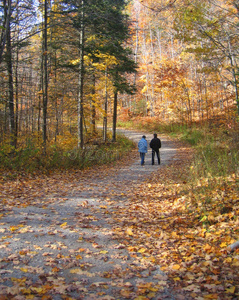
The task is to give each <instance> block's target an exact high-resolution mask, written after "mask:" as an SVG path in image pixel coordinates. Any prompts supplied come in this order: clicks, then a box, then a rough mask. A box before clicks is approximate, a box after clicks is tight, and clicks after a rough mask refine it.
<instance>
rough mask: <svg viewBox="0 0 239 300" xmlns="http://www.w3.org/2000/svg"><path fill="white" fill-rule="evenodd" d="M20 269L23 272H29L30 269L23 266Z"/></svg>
mask: <svg viewBox="0 0 239 300" xmlns="http://www.w3.org/2000/svg"><path fill="white" fill-rule="evenodd" d="M20 270H21V271H22V272H25V273H27V272H28V269H27V268H21V269H20Z"/></svg>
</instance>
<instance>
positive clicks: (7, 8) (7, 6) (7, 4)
mask: <svg viewBox="0 0 239 300" xmlns="http://www.w3.org/2000/svg"><path fill="white" fill-rule="evenodd" d="M3 9H4V16H3V22H2V24H1V25H2V32H1V36H0V64H1V63H2V60H3V52H4V49H5V45H6V40H7V33H8V31H9V30H10V19H11V15H12V1H11V0H3Z"/></svg>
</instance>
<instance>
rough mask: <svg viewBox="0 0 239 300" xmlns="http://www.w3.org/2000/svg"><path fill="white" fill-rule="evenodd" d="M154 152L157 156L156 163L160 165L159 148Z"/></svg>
mask: <svg viewBox="0 0 239 300" xmlns="http://www.w3.org/2000/svg"><path fill="white" fill-rule="evenodd" d="M156 154H157V158H158V164H159V165H160V153H159V150H158V151H156Z"/></svg>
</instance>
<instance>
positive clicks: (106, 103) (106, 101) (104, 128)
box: [103, 68, 108, 142]
mask: <svg viewBox="0 0 239 300" xmlns="http://www.w3.org/2000/svg"><path fill="white" fill-rule="evenodd" d="M107 110H108V94H107V68H106V70H105V110H104V120H103V139H104V142H106V141H107Z"/></svg>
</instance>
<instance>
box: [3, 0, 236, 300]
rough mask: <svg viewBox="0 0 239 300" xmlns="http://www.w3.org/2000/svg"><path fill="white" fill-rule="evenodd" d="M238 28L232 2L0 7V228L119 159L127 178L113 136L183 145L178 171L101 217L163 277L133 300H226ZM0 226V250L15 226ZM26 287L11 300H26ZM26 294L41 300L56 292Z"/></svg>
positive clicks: (230, 291) (231, 247)
mask: <svg viewBox="0 0 239 300" xmlns="http://www.w3.org/2000/svg"><path fill="white" fill-rule="evenodd" d="M238 18H239V1H238V0H204V1H199V0H191V1H188V0H154V1H151V0H147V1H146V0H145V1H138V0H133V1H123V0H111V1H109V0H94V1H93V0H92V1H91V0H78V1H74V0H63V1H61V0H59V1H58V0H56V1H47V0H46V1H44V2H41V1H39V2H35V1H28V0H1V1H0V191H1V193H0V199H1V202H0V204H1V206H0V212H1V214H0V218H1V219H2V220H1V221H3V218H4V217H6V216H7V215H8V213H9V210H12V209H14V208H17V207H19V208H21V207H24V208H25V207H28V206H34V205H36V206H37V205H38V204H37V202H38V201H40V203H41V205H43V206H45V204H46V205H47V203H50V202H51V201H56V202H55V203H56V205H57V201H58V200H57V199H56V198H55V196H54V197H50V195H51V194H52V193H53V194H54V193H56V192H57V195H60V197H63V198H64V197H65V196H64V195H67V193H69V190H68V186H69V185H70V186H71V184H73V185H75V187H77V188H78V189H79V190H80V189H81V188H83V187H84V188H85V189H86V190H87V189H88V187H89V186H90V184H93V185H94V179H92V174H96V175H97V176H99V175H100V176H102V177H105V178H109V176H111V174H113V173H115V169H116V167H115V164H117V162H115V160H118V159H120V158H122V155H124V156H123V161H124V163H125V164H129V163H130V162H131V161H132V159H133V158H135V156H134V155H135V154H133V152H132V151H131V150H132V148H133V147H134V145H133V143H132V142H130V141H129V140H127V139H126V138H124V137H122V136H120V135H118V134H117V135H116V125H117V126H123V127H128V128H134V129H139V130H140V131H142V132H152V133H154V132H157V133H159V136H160V135H161V134H162V133H167V134H168V135H170V138H176V139H177V140H178V139H181V140H183V143H182V144H181V142H180V143H179V146H178V155H177V157H178V159H177V160H174V161H173V162H172V164H171V165H168V166H160V168H159V173H158V172H156V173H155V175H154V176H152V178H146V179H145V182H143V183H142V185H141V186H140V187H139V186H138V184H136V183H133V182H130V185H129V186H126V187H125V188H126V191H127V189H128V193H125V194H123V193H122V194H123V195H124V196H125V197H126V199H125V201H126V202H127V201H128V203H130V205H129V209H126V210H122V209H121V208H120V207H119V209H118V211H114V212H113V216H112V220H114V221H116V224H117V228H116V229H115V232H116V233H117V234H118V235H119V236H118V238H119V240H120V239H121V240H122V242H123V243H125V247H126V248H127V251H129V252H130V253H132V255H135V254H136V255H139V254H140V255H142V259H144V260H149V261H150V263H151V264H152V265H154V264H155V265H156V266H157V267H158V266H160V268H161V270H163V271H164V272H165V274H167V276H166V277H167V278H166V279H165V278H164V279H163V280H164V281H165V282H164V283H163V284H162V282H163V280H162V281H160V286H156V287H154V284H155V282H154V283H149V284H148V285H145V286H144V287H143V288H138V290H137V293H138V294H137V295H138V296H139V297H138V299H145V298H144V297H147V299H149V298H150V299H151V298H153V297H154V293H155V292H157V291H158V290H160V289H161V288H162V286H163V287H164V286H170V289H171V290H174V291H175V293H176V294H177V295H179V294H180V293H182V298H181V299H185V293H187V295H189V299H190V297H191V299H200V300H201V299H223V300H225V299H237V298H238V295H239V289H238V287H239V282H238V266H239V255H238V254H239V238H238V236H239V226H238V224H239V199H238V192H239V190H238V177H239V164H238V158H239V151H238V149H239V126H238V113H239V98H238V75H239V70H238V51H239V50H238V49H239V47H238V43H239V42H238V41H239V39H238V35H239V31H238V24H239V20H238ZM102 127H103V129H101V128H102ZM111 127H112V130H109V128H111ZM185 142H186V144H185ZM177 143H178V141H177ZM129 153H130V154H132V155H129ZM103 154H104V155H103ZM126 154H127V156H126ZM112 161H113V163H112V164H109V162H112ZM105 163H107V165H104V166H103V167H98V166H97V167H96V165H100V164H105ZM118 164H119V165H122V160H121V161H119V162H118ZM92 165H94V168H89V170H86V169H87V168H88V167H91V166H92ZM82 169H84V170H82ZM107 176H108V177H107ZM159 178H160V180H159ZM91 181H92V182H91ZM82 182H83V184H82V185H80V183H82ZM85 183H86V184H85ZM97 184H100V183H99V182H98V183H97ZM97 184H96V185H97ZM109 184H110V182H109ZM117 184H118V182H117ZM117 186H118V185H117ZM102 188H104V187H102V186H100V189H102ZM105 188H106V189H107V198H106V199H108V200H109V207H110V205H111V204H112V203H113V201H115V194H114V193H113V191H111V189H110V188H109V189H108V185H107V187H105ZM122 194H121V195H120V197H121V196H122ZM64 199H65V198H64ZM66 199H67V198H66ZM111 200H112V201H111ZM44 201H45V202H44ZM49 201H50V202H49ZM126 202H125V203H126ZM42 203H43V204H42ZM44 203H45V204H44ZM81 209H83V207H82V208H81ZM103 209H105V207H103ZM107 214H108V210H107ZM129 215H130V217H129ZM132 216H134V219H133V222H134V223H133V225H132V223H131V221H132ZM134 220H135V221H134ZM118 221H119V224H118V223H117V222H118ZM53 222H54V219H53ZM64 224H66V223H64ZM64 224H62V225H64ZM62 225H61V226H62ZM1 226H3V227H4V228H2V231H1V233H2V234H3V236H2V238H1V242H2V245H1V247H2V249H4V248H6V247H7V245H8V244H10V243H11V242H13V238H14V237H15V235H14V234H13V233H14V232H16V233H21V232H20V230H19V229H20V228H21V226H23V225H22V224H19V225H16V224H14V226H12V224H9V227H7V225H6V224H5V223H1ZM42 226H45V224H43V225H42ZM127 226H128V229H127V230H126V228H127ZM18 230H19V232H18ZM78 230H81V229H80V227H79V228H78ZM5 231H6V233H5ZM7 232H8V233H7ZM22 232H24V231H22ZM21 234H22V233H21ZM14 240H16V239H14ZM69 250H71V249H70V247H69ZM25 254H26V253H25V252H24V253H23V251H20V252H19V253H17V255H18V256H19V257H20V259H19V261H21V262H22V261H23V260H22V258H21V257H22V256H24V255H25ZM8 256H9V252H8V254H7V255H6V257H3V258H1V261H0V262H1V264H2V263H3V264H4V267H5V269H6V270H8V269H10V268H11V262H12V259H11V258H10V256H9V257H8ZM77 259H78V258H77ZM14 263H15V261H14ZM77 263H78V262H77ZM2 266H3V265H2ZM57 266H58V265H57ZM25 267H26V266H24V268H23V269H22V272H23V273H24V274H23V277H24V276H26V275H25V273H27V274H28V273H29V270H27V269H26V268H25ZM11 271H12V270H11ZM13 271H15V269H14V268H13ZM1 272H2V273H1V274H4V272H5V271H4V270H2V269H1ZM52 272H54V274H56V276H57V274H58V272H59V269H58V268H55V265H53V268H52ZM28 275H29V278H30V277H31V274H28ZM28 275H27V276H28ZM9 276H10V275H9ZM44 278H46V277H45V274H44ZM6 280H7V279H6ZM11 280H13V281H14V278H13V279H11ZM45 280H48V279H47V278H46V279H45ZM49 280H50V279H49ZM4 284H5V283H4ZM19 284H20V283H19ZM22 284H23V282H22V283H21V285H22ZM13 285H17V283H13ZM28 285H29V286H30V285H31V281H28V280H27V281H26V288H27V289H26V291H23V290H22V292H21V293H23V295H26V294H27V295H29V296H33V297H34V295H35V294H36V290H35V289H34V287H33V288H32V287H29V286H28ZM59 286H62V283H60V284H59ZM20 288H21V289H22V287H20ZM30 288H31V289H30ZM39 288H41V293H42V295H47V296H49V295H51V294H52V293H54V288H57V289H58V284H57V286H56V287H52V288H50V289H52V290H49V289H48V288H47V287H46V286H44V285H43V286H41V285H40V286H39ZM29 289H30V290H29ZM3 290H4V289H3ZM120 290H121V293H122V294H121V296H122V297H126V298H127V297H130V293H131V290H130V288H129V287H128V286H125V288H124V289H122V287H120ZM62 293H64V295H65V294H66V293H67V288H65V290H64V292H62ZM8 296H9V294H7V292H6V298H4V299H9V297H8ZM142 297H143V298H142ZM136 299H137V298H136Z"/></svg>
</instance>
